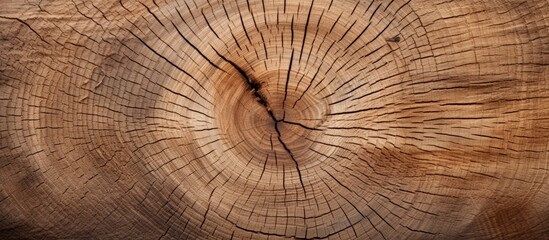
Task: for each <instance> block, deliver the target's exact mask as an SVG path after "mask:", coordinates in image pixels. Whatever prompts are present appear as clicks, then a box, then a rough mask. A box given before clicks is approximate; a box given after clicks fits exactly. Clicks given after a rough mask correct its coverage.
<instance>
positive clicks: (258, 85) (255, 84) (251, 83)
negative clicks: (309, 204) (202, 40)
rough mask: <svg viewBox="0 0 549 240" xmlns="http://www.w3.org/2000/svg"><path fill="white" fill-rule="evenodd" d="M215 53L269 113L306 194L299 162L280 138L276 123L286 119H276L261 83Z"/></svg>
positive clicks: (279, 135)
mask: <svg viewBox="0 0 549 240" xmlns="http://www.w3.org/2000/svg"><path fill="white" fill-rule="evenodd" d="M216 53H217V55H219V57H221V58H222V59H223V60H224V61H225V62H227V63H229V64H230V65H231V66H233V67H234V68H235V69H236V70H237V71H238V73H240V76H242V78H243V79H244V80H245V81H246V83H247V84H248V86H249V87H250V88H251V89H252V93H253V95H254V96H255V97H256V99H257V102H258V103H259V104H261V105H262V106H263V107H264V108H265V110H266V111H267V113H268V114H269V116H270V117H271V119H272V120H273V122H274V126H275V131H276V134H277V135H278V136H277V139H278V141H279V142H280V144H282V147H283V148H284V150H286V152H287V153H288V155H290V158H291V159H292V160H293V161H294V164H295V167H296V170H297V174H298V175H299V182H300V183H301V188H302V189H303V193H304V194H305V196H306V195H307V192H306V190H305V184H303V177H302V175H301V170H300V169H299V164H298V162H297V160H296V159H295V157H294V155H293V153H292V151H291V150H290V149H289V148H288V146H287V145H286V143H285V142H284V141H283V140H282V134H281V133H280V129H279V128H278V124H279V123H281V122H282V123H284V122H286V121H284V116H283V117H282V119H277V118H276V117H275V115H274V113H273V110H272V109H271V107H270V106H269V103H268V102H267V99H266V98H265V96H263V94H261V92H260V91H259V90H260V89H261V83H259V82H257V81H256V80H254V79H252V78H250V77H249V76H248V74H246V71H244V70H243V69H242V68H240V67H239V66H238V65H236V63H234V62H233V61H231V60H229V59H227V58H226V57H225V56H223V55H221V54H219V52H217V51H216Z"/></svg>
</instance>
